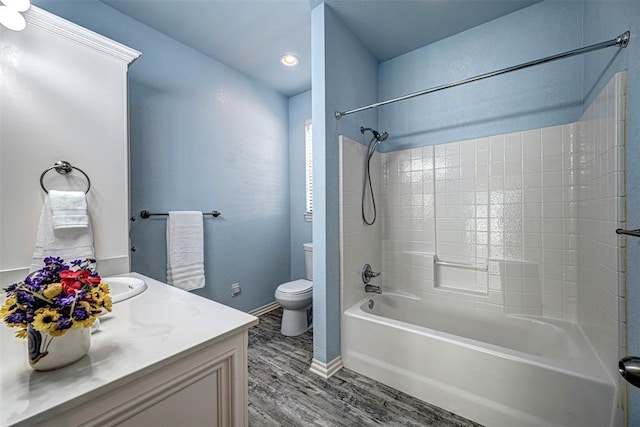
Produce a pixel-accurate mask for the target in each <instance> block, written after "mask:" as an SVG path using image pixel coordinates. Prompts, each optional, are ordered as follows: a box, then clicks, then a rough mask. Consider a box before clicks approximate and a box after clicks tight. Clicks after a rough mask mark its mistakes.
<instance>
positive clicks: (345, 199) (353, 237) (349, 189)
mask: <svg viewBox="0 0 640 427" xmlns="http://www.w3.org/2000/svg"><path fill="white" fill-rule="evenodd" d="M339 148H340V168H339V174H340V283H341V286H340V301H341V304H342V311H343V312H344V310H345V309H346V308H347V307H349V306H351V305H353V304H355V303H356V302H357V301H358V300H360V299H362V298H364V294H365V292H364V284H363V282H362V266H363V265H364V264H370V265H371V268H372V269H373V270H374V271H376V272H379V271H381V267H382V262H381V258H382V250H381V241H382V220H381V217H382V208H381V206H380V205H381V204H382V196H381V192H382V162H381V157H380V156H378V155H375V156H373V157H372V159H371V178H372V184H373V191H374V195H375V202H376V205H377V220H376V221H375V223H374V224H373V225H371V226H370V225H365V224H364V222H363V221H362V212H361V203H362V184H363V179H364V168H365V163H364V159H365V155H366V152H367V147H365V146H363V145H362V144H358V143H357V142H355V141H353V140H351V139H349V138H346V137H344V136H341V137H340V141H339ZM365 207H366V209H365V214H366V216H367V219H368V220H369V221H371V219H372V218H373V210H372V208H371V207H372V203H371V198H370V197H369V193H368V192H367V197H366V198H365ZM380 282H381V278H375V279H372V281H371V284H377V285H378V284H380Z"/></svg>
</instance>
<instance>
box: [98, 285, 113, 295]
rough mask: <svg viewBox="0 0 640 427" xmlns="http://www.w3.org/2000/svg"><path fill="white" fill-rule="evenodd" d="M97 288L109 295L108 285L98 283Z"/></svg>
mask: <svg viewBox="0 0 640 427" xmlns="http://www.w3.org/2000/svg"><path fill="white" fill-rule="evenodd" d="M99 288H100V290H101V291H102V292H104V293H109V290H110V289H109V285H107V284H106V283H100V286H99Z"/></svg>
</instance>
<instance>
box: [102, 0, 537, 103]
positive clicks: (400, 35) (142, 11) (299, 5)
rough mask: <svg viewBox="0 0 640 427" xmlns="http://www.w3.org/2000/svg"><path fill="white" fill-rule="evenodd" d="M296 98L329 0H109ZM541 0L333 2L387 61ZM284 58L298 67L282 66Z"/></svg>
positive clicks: (306, 80)
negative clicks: (321, 8)
mask: <svg viewBox="0 0 640 427" xmlns="http://www.w3.org/2000/svg"><path fill="white" fill-rule="evenodd" d="M101 1H102V2H103V3H106V4H108V5H109V6H111V7H113V8H115V9H117V10H119V11H120V12H122V13H125V14H127V15H129V16H131V17H132V18H134V19H137V20H138V21H140V22H143V23H145V24H147V25H149V26H150V27H153V28H155V29H156V30H158V31H160V32H162V33H164V34H166V35H168V36H170V37H172V38H174V39H176V40H178V41H180V42H182V43H184V44H185V45H187V46H190V47H191V48H193V49H195V50H198V51H200V52H202V53H203V54H205V55H207V56H210V57H211V58H214V59H216V60H218V61H220V62H223V63H225V64H227V65H229V66H231V67H232V68H235V69H236V70H238V71H241V72H242V73H245V74H247V75H249V76H251V77H253V78H255V79H256V80H259V81H261V82H263V83H265V84H267V85H268V86H270V87H272V88H274V89H276V90H277V91H279V92H281V93H282V94H284V95H286V96H292V95H295V94H298V93H300V92H303V91H305V90H308V89H309V88H311V8H312V7H313V6H315V5H317V4H319V3H321V0H101ZM538 1H540V0H326V1H325V3H326V4H327V5H329V6H330V7H331V8H332V9H333V10H334V11H335V12H336V14H337V15H338V16H339V17H340V18H341V19H342V20H343V21H344V22H345V23H346V24H347V25H348V26H349V27H350V28H351V30H352V31H353V32H354V33H355V34H356V35H357V36H358V37H359V38H360V40H361V41H362V42H363V44H364V45H365V46H366V47H367V48H368V49H369V50H370V51H371V53H372V54H373V55H374V56H375V57H376V58H377V59H378V60H380V61H384V60H386V59H389V58H393V57H395V56H398V55H401V54H403V53H406V52H409V51H411V50H414V49H416V48H418V47H420V46H424V45H427V44H429V43H433V42H434V41H437V40H440V39H443V38H445V37H448V36H450V35H453V34H456V33H459V32H461V31H464V30H467V29H469V28H472V27H474V26H476V25H480V24H482V23H484V22H488V21H490V20H492V19H495V18H498V17H500V16H503V15H506V14H508V13H511V12H514V11H516V10H518V9H521V8H524V7H527V6H530V5H531V4H533V3H537V2H538ZM284 53H294V54H295V55H297V56H298V57H299V58H300V65H298V66H297V67H285V66H283V65H282V64H281V63H280V56H281V55H282V54H284Z"/></svg>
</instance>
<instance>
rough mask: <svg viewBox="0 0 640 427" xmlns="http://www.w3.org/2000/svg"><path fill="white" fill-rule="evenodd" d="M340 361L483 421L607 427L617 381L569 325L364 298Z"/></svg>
mask: <svg viewBox="0 0 640 427" xmlns="http://www.w3.org/2000/svg"><path fill="white" fill-rule="evenodd" d="M370 306H372V308H369V307H370ZM342 342H343V348H342V357H343V363H344V365H345V367H347V368H349V369H351V370H353V371H356V372H359V373H361V374H363V375H366V376H368V377H370V378H373V379H375V380H377V381H380V382H382V383H384V384H387V385H389V386H391V387H393V388H396V389H398V390H401V391H404V392H405V393H408V394H410V395H412V396H415V397H417V398H419V399H421V400H424V401H426V402H429V403H432V404H434V405H437V406H439V407H441V408H445V409H447V410H449V411H452V412H454V413H456V414H459V415H461V416H463V417H466V418H469V419H471V420H474V421H476V422H479V423H481V424H484V425H487V426H509V427H511V426H580V427H586V426H598V427H601V426H611V425H612V423H613V414H614V407H615V401H616V400H615V399H616V389H615V383H614V381H613V379H612V378H610V377H609V375H608V374H607V373H606V372H605V370H604V368H603V367H602V365H601V363H600V362H599V361H598V359H597V358H596V356H595V354H594V353H593V351H592V350H591V348H590V345H589V343H588V341H587V340H586V338H585V337H584V334H583V333H582V331H581V330H580V328H578V327H577V326H576V325H575V324H573V323H569V322H563V321H553V320H548V319H544V320H543V319H541V318H536V317H527V316H514V315H505V314H502V313H495V312H490V311H484V310H463V309H460V308H457V307H455V306H454V307H451V306H443V305H436V304H433V303H430V302H429V301H427V300H421V299H418V298H412V297H407V296H404V295H400V294H392V293H384V294H382V295H374V296H368V297H367V298H365V299H364V300H362V301H360V302H358V303H357V304H355V305H353V306H352V307H349V308H348V309H347V310H346V311H345V313H344V317H343V340H342Z"/></svg>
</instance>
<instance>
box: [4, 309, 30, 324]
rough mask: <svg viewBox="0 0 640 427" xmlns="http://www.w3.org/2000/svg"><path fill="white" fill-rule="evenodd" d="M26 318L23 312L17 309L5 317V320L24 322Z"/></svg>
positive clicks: (8, 321)
mask: <svg viewBox="0 0 640 427" xmlns="http://www.w3.org/2000/svg"><path fill="white" fill-rule="evenodd" d="M25 320H26V316H25V312H24V311H22V310H17V311H15V312H13V313H11V314H10V315H8V316H7V317H5V321H6V322H7V323H24V322H25Z"/></svg>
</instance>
